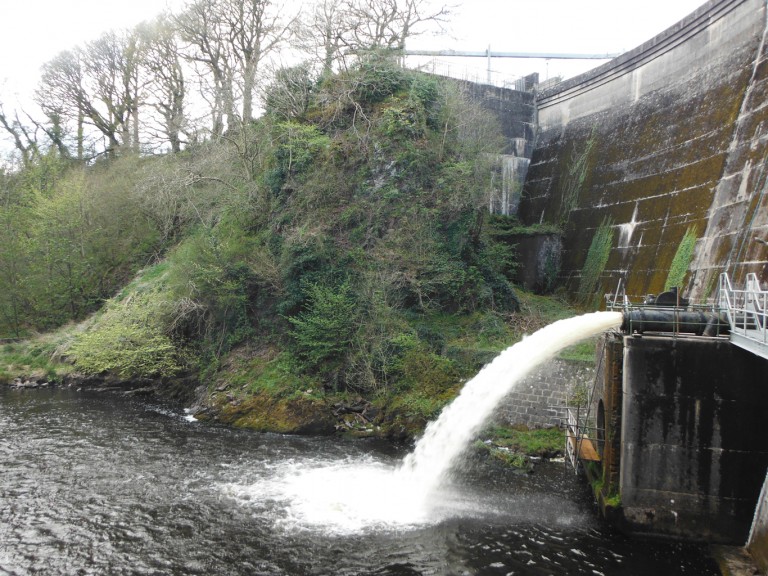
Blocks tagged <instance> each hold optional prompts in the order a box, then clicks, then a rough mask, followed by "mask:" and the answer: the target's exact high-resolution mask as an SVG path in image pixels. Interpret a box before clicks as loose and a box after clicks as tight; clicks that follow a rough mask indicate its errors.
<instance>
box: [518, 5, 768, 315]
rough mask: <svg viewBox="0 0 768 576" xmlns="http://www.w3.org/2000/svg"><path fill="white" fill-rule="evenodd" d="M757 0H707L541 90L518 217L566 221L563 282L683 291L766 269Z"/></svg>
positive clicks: (762, 16) (761, 38) (638, 291)
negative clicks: (671, 281) (674, 280)
mask: <svg viewBox="0 0 768 576" xmlns="http://www.w3.org/2000/svg"><path fill="white" fill-rule="evenodd" d="M765 34H766V2H765V1H764V0H712V1H710V2H707V3H706V4H704V5H703V6H702V7H701V8H699V9H698V10H697V11H695V12H694V13H692V14H691V15H690V16H688V17H687V18H686V19H684V20H683V21H681V22H680V23H678V24H677V25H675V26H673V27H672V28H669V29H668V30H666V31H665V32H663V33H661V34H659V35H658V36H656V37H655V38H653V39H651V40H649V41H648V42H646V43H645V44H643V45H641V46H639V47H637V48H636V49H634V50H631V51H630V52H627V53H626V54H623V55H622V56H620V57H618V58H616V59H614V60H612V61H610V62H608V63H606V64H604V65H602V66H600V67H598V68H596V69H594V70H592V71H590V72H587V73H585V74H583V75H581V76H578V77H576V78H573V79H571V80H568V81H566V82H562V83H560V84H558V85H557V86H555V87H554V88H551V89H549V90H547V91H543V92H541V93H539V94H538V95H537V98H536V107H537V115H538V117H537V133H536V142H535V146H534V148H533V154H532V159H531V163H530V167H529V170H528V173H527V178H526V181H525V185H524V188H523V195H522V200H521V204H520V208H519V216H520V217H521V219H522V220H523V221H524V222H525V223H526V224H537V223H546V224H554V225H555V226H558V227H560V228H561V229H562V231H563V236H564V237H563V245H564V247H565V248H564V250H563V253H562V263H561V269H560V276H559V280H560V281H561V282H563V283H565V284H566V286H567V288H568V290H569V292H571V293H579V294H580V295H581V296H583V295H584V294H582V292H585V291H586V292H589V294H590V296H591V297H595V298H596V297H597V296H596V295H598V294H601V293H603V292H610V291H611V290H612V289H613V288H615V287H616V285H617V283H618V281H619V279H623V280H624V282H625V285H626V291H627V294H630V295H642V294H647V293H659V292H661V291H662V290H663V289H664V286H665V284H666V283H667V280H668V278H669V277H670V273H671V271H673V270H674V271H676V273H677V274H678V277H679V276H680V275H681V271H682V275H683V277H684V279H685V283H686V284H687V287H686V288H685V290H684V292H685V294H686V296H687V297H689V298H691V299H692V300H703V299H705V298H709V297H711V296H713V295H714V292H715V291H716V288H717V278H718V275H719V274H720V273H721V272H728V273H729V274H730V275H731V276H732V277H733V278H734V279H735V280H736V281H737V282H740V281H741V280H742V279H743V277H744V276H745V275H746V274H747V273H749V272H754V273H756V274H757V275H758V277H759V278H761V280H763V281H765V280H766V279H768V200H766V199H765V196H766V195H767V194H766V188H768V167H766V164H768V106H766V105H765V102H766V100H767V99H768V84H767V81H768V65H767V64H768V62H766V53H765V51H766V43H765Z"/></svg>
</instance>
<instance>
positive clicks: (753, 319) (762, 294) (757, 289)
mask: <svg viewBox="0 0 768 576" xmlns="http://www.w3.org/2000/svg"><path fill="white" fill-rule="evenodd" d="M718 303H719V305H720V309H721V310H723V312H724V313H725V315H726V316H727V318H728V323H729V324H730V327H731V342H733V343H734V344H736V345H737V346H739V347H741V348H744V349H745V350H749V351H750V352H752V353H754V354H757V355H758V356H761V357H763V358H766V359H768V290H763V289H762V288H761V286H760V281H759V280H758V278H757V274H754V273H750V274H747V280H746V282H745V285H744V289H743V290H738V289H735V288H733V286H732V285H731V280H730V278H729V277H728V274H726V273H723V274H721V275H720V288H719V292H718Z"/></svg>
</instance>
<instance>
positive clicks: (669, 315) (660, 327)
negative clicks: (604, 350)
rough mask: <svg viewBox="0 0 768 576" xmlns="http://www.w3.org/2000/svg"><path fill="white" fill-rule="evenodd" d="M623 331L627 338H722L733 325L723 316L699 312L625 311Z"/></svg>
mask: <svg viewBox="0 0 768 576" xmlns="http://www.w3.org/2000/svg"><path fill="white" fill-rule="evenodd" d="M623 314H624V319H623V321H622V323H621V331H622V332H623V333H624V334H643V333H645V332H664V333H675V334H696V335H698V336H720V335H724V334H728V333H729V332H730V324H729V323H728V319H727V318H726V317H725V315H724V314H719V313H715V312H704V311H700V310H679V309H677V308H663V307H655V306H651V307H647V308H633V309H630V310H624V311H623Z"/></svg>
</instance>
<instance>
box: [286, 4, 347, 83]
mask: <svg viewBox="0 0 768 576" xmlns="http://www.w3.org/2000/svg"><path fill="white" fill-rule="evenodd" d="M354 29H355V22H354V21H353V19H352V18H350V14H349V12H348V11H347V10H346V0H317V2H316V3H315V4H314V6H313V9H312V10H311V11H310V12H307V13H303V14H302V15H301V16H300V17H299V19H298V21H297V22H296V27H295V34H296V39H297V45H298V47H299V48H300V49H301V50H302V51H303V52H306V53H307V54H309V55H310V59H311V60H312V61H313V62H316V63H319V64H320V66H321V67H322V74H323V75H324V76H327V75H330V74H331V73H332V72H333V70H334V67H335V65H336V64H337V62H339V61H340V60H342V59H343V57H344V54H343V52H342V50H343V48H344V47H345V46H346V45H347V42H348V41H349V39H350V38H351V36H352V33H353V31H354Z"/></svg>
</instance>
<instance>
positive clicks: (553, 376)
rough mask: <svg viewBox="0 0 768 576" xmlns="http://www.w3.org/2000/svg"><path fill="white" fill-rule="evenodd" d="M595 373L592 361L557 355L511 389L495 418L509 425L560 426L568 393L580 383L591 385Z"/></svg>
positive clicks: (531, 426) (530, 426) (532, 426)
mask: <svg viewBox="0 0 768 576" xmlns="http://www.w3.org/2000/svg"><path fill="white" fill-rule="evenodd" d="M594 376H595V367H594V365H592V364H589V363H584V362H571V361H567V360H560V359H554V360H553V361H551V362H548V363H547V364H545V365H543V366H541V367H540V368H539V369H537V370H536V371H534V372H532V373H531V374H529V375H528V377H526V378H525V379H524V380H523V381H522V382H521V383H520V384H518V386H517V387H516V388H515V390H513V391H512V392H510V394H509V395H508V396H507V397H506V399H505V400H504V403H503V405H502V406H501V408H500V409H499V411H498V413H497V414H496V420H497V421H498V422H499V423H503V424H504V425H507V426H513V425H525V426H528V427H529V428H543V427H549V426H559V425H560V424H561V423H562V418H563V417H564V415H565V401H566V398H567V397H568V395H569V394H571V393H572V392H573V390H574V388H575V387H576V386H577V385H578V384H582V385H584V386H587V387H591V386H592V384H593V380H594Z"/></svg>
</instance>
